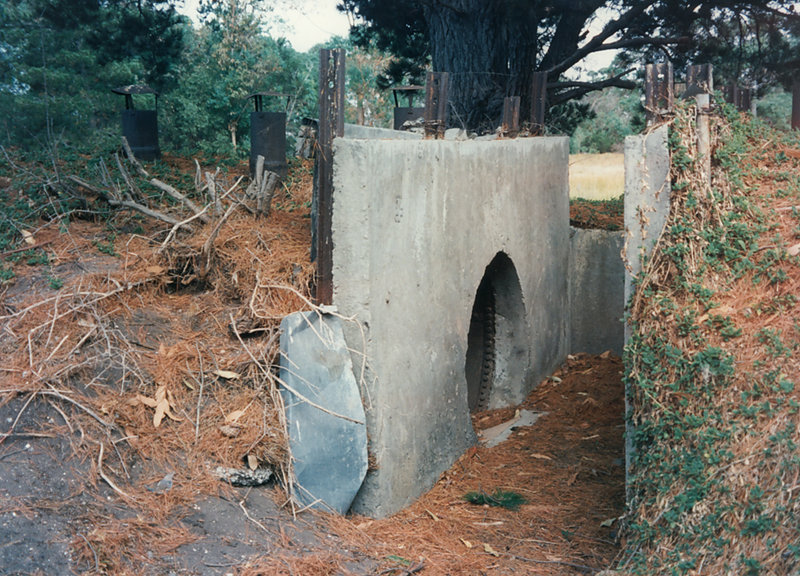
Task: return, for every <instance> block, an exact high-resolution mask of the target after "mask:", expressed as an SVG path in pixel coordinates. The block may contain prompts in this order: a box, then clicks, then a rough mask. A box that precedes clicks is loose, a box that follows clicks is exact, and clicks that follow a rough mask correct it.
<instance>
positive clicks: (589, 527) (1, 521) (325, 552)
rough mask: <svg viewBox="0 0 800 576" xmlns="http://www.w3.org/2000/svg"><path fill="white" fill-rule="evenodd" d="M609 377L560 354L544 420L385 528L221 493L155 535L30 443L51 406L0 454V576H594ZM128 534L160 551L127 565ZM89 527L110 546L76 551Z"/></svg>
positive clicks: (202, 499) (613, 466)
mask: <svg viewBox="0 0 800 576" xmlns="http://www.w3.org/2000/svg"><path fill="white" fill-rule="evenodd" d="M621 370H622V366H621V362H620V360H619V358H616V357H614V356H610V355H609V356H606V357H601V356H589V355H582V354H579V355H577V356H574V357H571V358H570V359H568V360H567V362H566V363H565V364H564V366H563V367H562V368H561V369H559V370H558V371H557V372H556V373H555V374H554V375H553V377H552V378H549V379H547V380H545V381H544V382H542V383H541V384H540V386H539V387H538V388H536V389H535V390H534V391H533V392H532V393H531V395H530V396H529V397H528V399H527V400H526V401H525V403H524V404H523V405H522V406H521V407H520V408H522V409H527V410H531V411H536V412H542V413H543V414H542V415H541V417H540V418H539V419H538V420H537V421H536V422H535V424H533V425H532V426H528V427H521V428H516V429H514V430H513V432H512V434H511V437H510V438H509V439H508V440H507V441H505V442H503V443H501V444H499V445H498V446H496V447H493V448H488V447H486V446H484V445H480V444H479V445H478V446H476V447H474V448H473V449H472V450H470V451H469V452H468V453H467V454H465V455H464V456H463V457H462V458H461V459H460V460H459V461H458V462H457V463H456V464H455V465H454V466H453V467H452V468H451V469H450V470H449V471H448V472H446V473H445V474H443V476H442V477H441V479H440V480H439V482H438V483H437V484H436V486H434V488H433V489H432V490H430V491H429V492H428V493H427V494H425V495H424V496H423V497H422V498H421V499H420V500H419V501H418V502H416V503H415V504H414V505H412V506H411V507H410V508H408V509H407V510H404V511H403V512H401V513H399V514H397V515H395V516H393V517H391V518H388V519H383V520H372V519H369V518H364V517H357V516H348V517H336V516H332V515H328V514H325V513H322V512H317V511H309V512H304V513H301V514H299V515H298V516H296V517H293V516H292V514H291V511H290V510H289V509H287V508H281V506H280V504H281V503H282V501H283V500H284V493H283V491H282V489H281V488H280V487H279V486H270V487H259V488H250V489H248V488H234V487H231V486H226V485H224V484H222V483H220V484H219V486H218V488H217V490H216V491H212V493H201V492H198V493H196V494H195V495H194V498H193V499H192V501H191V502H190V503H189V504H187V505H186V506H185V507H182V508H181V509H180V510H177V511H176V512H175V513H176V517H175V518H169V519H163V520H161V521H162V522H163V524H162V525H161V526H158V525H154V523H153V522H152V521H151V519H148V518H146V517H143V513H144V512H146V511H137V510H135V507H134V509H130V508H129V507H128V505H127V503H126V502H124V501H123V500H122V499H120V498H119V497H118V495H117V494H115V493H114V491H113V490H111V489H110V488H109V487H108V486H106V485H105V484H104V483H103V482H99V483H98V482H92V481H91V475H89V474H87V468H88V469H91V468H92V466H93V463H92V462H89V461H86V460H85V459H81V458H80V456H78V455H77V454H76V453H75V452H74V446H72V443H73V442H77V440H78V439H77V438H71V437H68V438H65V437H64V436H63V435H58V434H55V433H48V432H41V430H43V429H45V430H46V429H48V428H50V425H49V423H51V422H52V421H53V420H54V419H58V418H59V415H58V414H57V413H56V412H55V411H54V410H53V409H52V408H49V407H47V406H44V405H43V406H40V407H38V408H36V409H29V410H28V411H26V413H25V417H24V421H23V422H21V423H19V424H18V425H17V427H16V430H17V432H15V433H14V434H13V435H12V436H11V437H8V438H6V441H5V442H4V443H3V444H2V446H0V542H2V544H0V573H2V574H67V573H77V574H99V573H110V572H106V571H105V570H104V567H103V561H102V560H103V558H102V557H103V554H104V553H113V551H114V549H116V548H122V550H120V552H121V553H123V554H125V555H133V556H134V557H135V558H136V559H137V560H138V561H139V562H140V564H138V566H136V567H134V566H131V567H130V572H128V573H131V574H202V575H217V574H265V575H266V574H309V575H312V574H359V575H362V574H363V575H366V574H379V573H382V574H404V573H408V571H409V570H411V569H415V568H416V569H417V570H416V573H420V574H431V575H438V574H540V575H543V576H545V575H546V576H549V575H557V574H592V573H594V572H596V571H599V570H601V569H603V568H606V567H608V566H609V565H610V564H611V561H612V560H613V559H614V557H615V555H616V554H617V551H618V550H619V543H618V542H617V540H616V529H617V526H618V522H619V520H618V518H619V517H620V516H621V515H622V514H623V513H624V464H623V460H624V448H623V439H622V437H623V420H622V414H623V399H622V386H621V377H620V372H621ZM20 405H21V401H17V402H12V403H9V404H7V405H5V406H4V407H3V408H2V409H0V418H1V420H0V421H2V422H3V423H4V424H5V425H8V424H9V423H10V421H12V420H13V418H15V417H16V414H17V413H18V411H19V409H20ZM513 416H514V409H507V410H503V411H494V412H485V413H480V414H476V415H475V418H474V422H475V426H476V429H478V430H481V429H485V428H487V427H490V426H492V425H495V424H497V423H499V422H501V421H504V420H507V419H510V418H512V417H513ZM179 464H180V463H179V462H175V465H176V468H170V471H171V472H172V473H174V471H175V470H176V469H177V467H179ZM133 468H134V470H132V472H134V473H135V471H136V470H135V468H136V467H135V465H134V466H133ZM167 473H168V472H167ZM497 489H503V490H507V491H513V492H516V493H518V494H520V495H522V496H523V497H524V499H525V503H523V504H522V505H521V506H520V507H519V509H517V510H508V509H504V508H502V507H493V506H488V505H474V504H470V503H468V502H466V501H465V500H464V495H465V494H466V493H468V492H471V491H482V492H485V493H486V494H489V495H491V494H493V493H495V491H496V490H497ZM167 496H168V495H167V494H165V495H164V497H167ZM115 525H121V527H120V528H118V529H116V530H114V526H115ZM131 527H133V528H134V530H133V531H130V530H128V529H129V528H131ZM137 527H139V528H140V529H141V530H142V531H143V532H144V531H147V532H150V531H152V530H154V529H160V530H162V531H163V536H164V538H163V542H164V546H163V548H161V549H155V550H146V551H137V552H136V553H135V554H132V553H133V552H134V550H135V549H136V548H139V547H140V546H141V545H142V543H143V542H137V540H136V534H135V529H136V528H137ZM98 528H102V529H104V530H108V531H111V532H112V535H111V536H107V537H106V538H105V539H104V541H105V543H106V544H107V545H108V546H109V549H108V550H107V551H105V552H101V551H98V550H94V551H92V550H89V551H88V552H89V554H87V553H86V552H87V550H85V549H83V548H84V547H85V544H86V543H88V539H87V536H88V535H89V534H90V533H91V532H92V531H95V530H98ZM113 536H116V537H117V538H118V541H117V542H112V541H111V537H113ZM82 544H83V545H84V546H82ZM95 554H97V556H95Z"/></svg>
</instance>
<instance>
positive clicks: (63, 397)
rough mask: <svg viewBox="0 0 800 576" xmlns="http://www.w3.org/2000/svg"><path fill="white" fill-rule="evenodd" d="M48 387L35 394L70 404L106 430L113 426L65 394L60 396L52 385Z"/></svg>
mask: <svg viewBox="0 0 800 576" xmlns="http://www.w3.org/2000/svg"><path fill="white" fill-rule="evenodd" d="M48 386H50V390H39V391H38V392H37V394H41V395H42V396H53V397H54V398H58V399H59V400H63V401H64V402H69V403H70V404H72V405H74V406H77V407H78V408H80V409H81V410H83V411H84V412H86V413H87V414H88V415H89V416H91V417H92V418H94V419H95V420H97V421H98V422H99V423H100V424H102V425H103V426H105V427H106V428H111V427H112V426H113V424H111V423H110V422H106V421H105V420H103V419H102V418H101V417H100V416H99V415H98V414H97V412H95V411H94V410H92V409H91V408H87V407H86V406H84V405H83V404H81V403H80V402H78V401H77V400H75V399H74V398H70V397H69V396H67V395H66V394H62V393H61V392H59V391H58V390H56V389H55V388H53V386H52V385H50V384H48Z"/></svg>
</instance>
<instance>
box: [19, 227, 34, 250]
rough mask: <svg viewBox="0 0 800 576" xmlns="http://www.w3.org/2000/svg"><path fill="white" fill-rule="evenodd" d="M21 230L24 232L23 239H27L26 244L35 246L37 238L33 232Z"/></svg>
mask: <svg viewBox="0 0 800 576" xmlns="http://www.w3.org/2000/svg"><path fill="white" fill-rule="evenodd" d="M20 232H21V233H22V239H23V240H25V244H27V245H28V246H33V245H34V244H36V239H35V238H34V237H33V234H31V233H30V232H28V231H27V230H20Z"/></svg>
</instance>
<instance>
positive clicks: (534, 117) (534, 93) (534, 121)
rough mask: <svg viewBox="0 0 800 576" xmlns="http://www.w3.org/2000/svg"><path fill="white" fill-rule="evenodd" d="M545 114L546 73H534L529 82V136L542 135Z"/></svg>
mask: <svg viewBox="0 0 800 576" xmlns="http://www.w3.org/2000/svg"><path fill="white" fill-rule="evenodd" d="M546 112H547V72H534V73H533V80H532V81H531V129H530V132H531V136H542V135H543V134H544V117H545V113H546Z"/></svg>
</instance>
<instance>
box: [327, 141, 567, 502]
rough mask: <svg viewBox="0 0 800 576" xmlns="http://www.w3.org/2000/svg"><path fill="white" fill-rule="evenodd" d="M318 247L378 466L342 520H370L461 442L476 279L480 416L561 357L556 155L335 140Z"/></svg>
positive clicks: (553, 151) (563, 199) (523, 145)
mask: <svg viewBox="0 0 800 576" xmlns="http://www.w3.org/2000/svg"><path fill="white" fill-rule="evenodd" d="M333 243H334V251H333V280H334V298H333V300H334V304H335V305H336V306H337V307H338V309H339V311H340V312H341V313H342V314H344V315H345V316H355V317H356V318H357V320H358V322H357V323H348V326H347V327H346V334H345V335H346V338H347V341H348V345H349V346H350V348H352V349H354V350H355V352H354V356H353V358H354V364H355V370H356V374H357V375H358V374H359V373H360V371H363V373H364V376H365V380H366V387H365V389H364V390H362V398H363V401H364V405H365V408H366V413H367V431H368V435H369V438H370V450H371V452H372V454H373V456H374V457H375V460H376V463H377V470H374V471H372V472H370V473H368V475H367V479H366V481H365V483H364V485H363V487H362V489H361V492H360V493H359V495H358V496H357V497H356V501H355V502H354V504H353V510H354V511H356V512H359V513H365V514H369V515H372V516H385V515H388V514H391V513H393V512H395V511H397V510H399V509H401V508H403V507H404V506H406V505H408V504H410V503H411V502H413V501H414V499H416V498H417V497H418V496H419V495H420V494H422V493H423V492H424V491H426V490H428V489H429V488H430V487H431V486H432V485H433V483H434V482H435V481H436V479H437V478H438V477H439V475H440V474H441V473H442V472H443V471H444V470H446V469H447V468H448V467H449V466H450V465H452V463H453V462H454V461H455V460H456V459H457V458H458V457H459V456H460V455H461V454H462V453H463V452H464V451H465V450H466V449H467V448H468V447H469V446H470V445H472V444H473V443H474V442H475V434H474V431H473V430H472V426H471V422H470V418H469V410H468V399H467V378H466V357H467V353H468V333H469V331H470V326H471V324H472V323H473V318H472V313H473V305H474V304H475V302H476V294H477V291H478V288H479V286H480V285H481V283H482V281H483V280H484V279H485V278H489V280H490V284H491V286H492V293H494V294H495V296H496V303H497V307H496V313H495V318H496V328H497V332H496V338H498V339H500V340H502V341H501V342H498V343H497V344H496V346H495V351H496V353H497V355H498V356H499V357H498V358H496V359H495V362H494V366H495V368H494V379H495V384H494V387H493V389H492V392H491V398H490V401H489V402H490V405H491V406H499V405H501V404H512V403H516V402H520V401H521V400H523V399H524V398H525V396H526V395H527V393H528V392H529V391H530V390H531V388H532V387H533V386H534V385H535V384H536V383H538V382H539V380H540V379H541V378H542V377H544V376H546V375H547V374H549V373H550V372H551V371H552V370H553V369H554V368H555V367H556V366H557V365H558V364H559V363H560V362H561V361H562V360H563V359H564V357H565V355H566V353H567V351H568V346H569V326H568V319H569V297H568V284H567V277H568V274H567V271H568V263H569V189H568V140H567V139H566V138H527V139H518V140H500V141H496V142H482V141H464V142H453V141H441V140H439V141H436V140H421V141H398V140H369V141H367V140H352V139H348V138H344V139H336V140H335V141H334V191H333ZM515 282H516V283H517V286H515ZM503 311H505V312H503ZM503 314H508V316H504V315H503ZM365 359H366V364H365Z"/></svg>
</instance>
